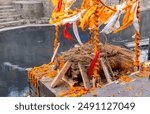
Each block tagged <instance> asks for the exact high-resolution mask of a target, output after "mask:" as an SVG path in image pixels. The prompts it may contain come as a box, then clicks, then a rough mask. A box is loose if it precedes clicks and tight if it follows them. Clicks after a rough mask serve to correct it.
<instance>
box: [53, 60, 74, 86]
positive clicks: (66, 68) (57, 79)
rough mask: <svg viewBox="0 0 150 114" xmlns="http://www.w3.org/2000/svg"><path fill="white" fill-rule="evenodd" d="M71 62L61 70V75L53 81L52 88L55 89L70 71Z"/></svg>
mask: <svg viewBox="0 0 150 114" xmlns="http://www.w3.org/2000/svg"><path fill="white" fill-rule="evenodd" d="M71 64H72V63H71V62H69V61H67V62H66V63H65V65H64V67H63V68H62V69H61V71H60V72H59V74H58V75H57V76H56V78H55V79H54V80H53V82H52V83H51V87H52V88H54V87H55V86H56V85H57V84H58V82H59V81H60V80H61V79H62V77H63V76H64V75H65V73H66V72H67V71H68V69H69V68H70V66H71Z"/></svg>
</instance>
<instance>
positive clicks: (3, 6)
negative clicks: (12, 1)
mask: <svg viewBox="0 0 150 114" xmlns="http://www.w3.org/2000/svg"><path fill="white" fill-rule="evenodd" d="M12 8H13V6H12V5H0V10H1V9H12Z"/></svg>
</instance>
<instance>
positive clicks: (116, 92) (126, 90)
mask: <svg viewBox="0 0 150 114" xmlns="http://www.w3.org/2000/svg"><path fill="white" fill-rule="evenodd" d="M133 77H134V78H135V80H134V81H132V82H130V83H117V82H113V83H111V84H107V85H105V86H104V87H103V88H97V89H96V94H97V97H150V79H149V77H147V78H139V77H137V76H133ZM53 79H54V78H51V79H48V78H43V79H41V80H40V81H39V97H56V96H59V95H60V94H61V93H63V92H66V91H67V90H68V85H67V84H66V83H64V82H63V81H62V82H61V83H60V84H59V85H58V86H57V87H56V88H51V86H50V85H51V82H52V80H53ZM31 90H32V91H31V96H33V97H38V96H37V94H36V89H35V88H33V87H31ZM94 94H95V91H94V93H92V92H91V93H88V94H85V95H83V96H82V97H94V96H93V95H94Z"/></svg>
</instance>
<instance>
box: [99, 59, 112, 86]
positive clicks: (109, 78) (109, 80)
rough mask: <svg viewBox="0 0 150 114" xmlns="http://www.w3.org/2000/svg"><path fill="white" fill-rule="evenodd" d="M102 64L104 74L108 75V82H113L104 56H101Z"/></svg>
mask: <svg viewBox="0 0 150 114" xmlns="http://www.w3.org/2000/svg"><path fill="white" fill-rule="evenodd" d="M101 66H102V68H103V71H104V74H105V76H106V79H107V82H108V83H111V82H112V80H111V76H110V74H109V71H108V69H107V67H106V65H105V63H104V60H103V58H101Z"/></svg>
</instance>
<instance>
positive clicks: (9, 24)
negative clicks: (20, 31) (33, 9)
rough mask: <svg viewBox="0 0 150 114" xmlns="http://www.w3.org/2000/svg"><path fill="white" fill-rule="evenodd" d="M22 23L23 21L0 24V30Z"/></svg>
mask: <svg viewBox="0 0 150 114" xmlns="http://www.w3.org/2000/svg"><path fill="white" fill-rule="evenodd" d="M23 23H24V20H17V21H10V22H3V23H0V28H4V27H12V26H18V25H21V24H23Z"/></svg>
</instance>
